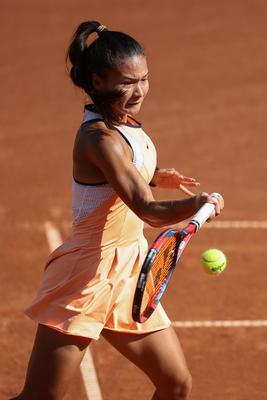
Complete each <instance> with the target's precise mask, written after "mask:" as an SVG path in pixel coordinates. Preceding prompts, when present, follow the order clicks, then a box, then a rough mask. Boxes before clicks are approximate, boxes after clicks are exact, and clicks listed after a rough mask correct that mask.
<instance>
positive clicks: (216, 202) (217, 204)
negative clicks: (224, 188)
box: [211, 194, 221, 216]
mask: <svg viewBox="0 0 267 400" xmlns="http://www.w3.org/2000/svg"><path fill="white" fill-rule="evenodd" d="M211 201H212V203H213V204H214V207H215V208H214V210H215V215H216V216H217V215H219V214H220V212H221V205H220V200H219V198H218V196H215V195H214V194H211Z"/></svg>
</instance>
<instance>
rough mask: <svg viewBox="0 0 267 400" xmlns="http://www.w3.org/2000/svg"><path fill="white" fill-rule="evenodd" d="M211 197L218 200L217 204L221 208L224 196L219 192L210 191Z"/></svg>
mask: <svg viewBox="0 0 267 400" xmlns="http://www.w3.org/2000/svg"><path fill="white" fill-rule="evenodd" d="M211 196H212V197H216V198H217V199H218V201H219V205H220V210H223V208H224V198H223V197H222V195H221V194H220V193H217V192H214V193H211Z"/></svg>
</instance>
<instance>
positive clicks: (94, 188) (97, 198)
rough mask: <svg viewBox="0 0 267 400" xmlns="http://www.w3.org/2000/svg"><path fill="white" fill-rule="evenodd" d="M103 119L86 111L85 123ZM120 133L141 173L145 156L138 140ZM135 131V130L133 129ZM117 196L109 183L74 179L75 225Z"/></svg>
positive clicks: (73, 210)
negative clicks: (83, 182)
mask: <svg viewBox="0 0 267 400" xmlns="http://www.w3.org/2000/svg"><path fill="white" fill-rule="evenodd" d="M101 119H103V118H102V116H101V115H100V114H97V113H95V112H93V111H91V110H85V113H84V118H83V122H89V121H93V120H101ZM117 129H118V131H119V132H120V133H121V134H122V136H124V137H125V138H126V139H127V141H128V142H129V143H130V145H131V148H132V151H133V161H132V162H133V164H134V165H135V167H136V168H137V169H138V170H139V171H140V169H141V168H142V165H143V162H144V155H143V152H142V149H140V145H139V144H138V143H137V141H136V140H134V138H133V137H132V136H130V135H129V134H127V132H125V130H126V129H123V126H118V127H117ZM128 129H129V128H128ZM133 129H135V128H133ZM114 194H115V191H114V189H113V188H112V187H111V186H110V184H109V183H105V184H98V185H86V184H80V183H78V182H76V181H75V180H74V179H72V213H73V224H75V223H78V222H79V221H80V220H81V219H82V218H86V217H87V216H88V215H89V214H90V213H91V212H93V211H94V210H96V209H97V208H98V207H100V206H101V205H102V204H103V203H104V202H105V201H106V200H108V199H109V198H110V197H112V196H113V195H114Z"/></svg>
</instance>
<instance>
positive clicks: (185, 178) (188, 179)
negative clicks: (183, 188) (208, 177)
mask: <svg viewBox="0 0 267 400" xmlns="http://www.w3.org/2000/svg"><path fill="white" fill-rule="evenodd" d="M175 175H176V176H177V178H178V179H179V180H180V181H181V183H186V184H187V183H188V184H189V183H198V184H199V182H197V180H196V179H195V178H191V177H189V176H184V175H181V174H179V172H176V174H175Z"/></svg>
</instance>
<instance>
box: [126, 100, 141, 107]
mask: <svg viewBox="0 0 267 400" xmlns="http://www.w3.org/2000/svg"><path fill="white" fill-rule="evenodd" d="M138 104H141V100H139V101H132V102H129V103H127V106H137V105H138Z"/></svg>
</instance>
